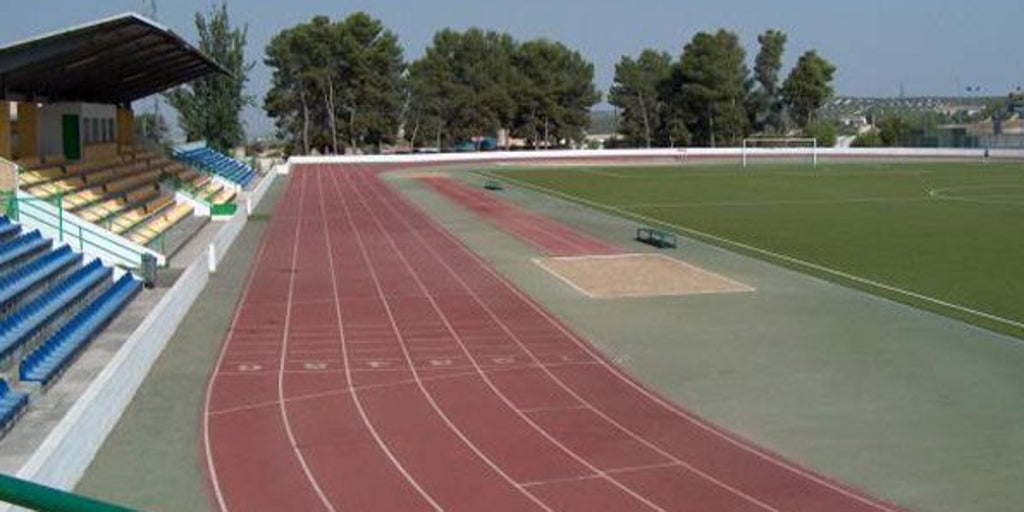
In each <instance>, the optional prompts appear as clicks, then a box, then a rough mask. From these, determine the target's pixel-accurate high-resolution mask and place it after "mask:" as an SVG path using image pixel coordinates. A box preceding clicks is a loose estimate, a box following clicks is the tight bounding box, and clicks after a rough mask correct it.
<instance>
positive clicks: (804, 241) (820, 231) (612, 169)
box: [493, 162, 1024, 337]
mask: <svg viewBox="0 0 1024 512" xmlns="http://www.w3.org/2000/svg"><path fill="white" fill-rule="evenodd" d="M493 174H494V175H496V176H499V177H501V178H504V179H507V180H510V181H514V182H518V183H520V184H523V185H528V186H531V187H534V188H538V189H540V190H543V191H546V192H549V193H552V194H557V195H561V196H563V197H567V198H570V199H573V200H576V201H579V202H585V203H587V204H591V205H593V206H598V207H600V208H603V209H606V210H609V211H612V212H613V213H617V214H621V215H626V216H631V217H634V218H637V219H638V220H640V221H641V222H645V223H652V221H654V222H661V223H664V224H665V225H667V226H670V227H672V228H674V229H675V230H676V231H681V232H682V233H683V234H686V235H689V236H695V237H697V238H703V239H705V240H707V241H709V242H711V243H716V244H719V245H723V246H726V247H729V248H730V249H735V250H740V251H741V252H747V253H750V254H754V255H756V256H759V257H764V258H766V259H770V260H773V261H775V262H777V263H781V264H784V265H787V266H791V267H794V268H798V269H800V270H803V271H807V272H809V273H813V274H817V275H820V276H822V277H825V278H828V279H831V280H834V281H839V282H842V283H844V284H847V285H851V286H856V287H860V288H865V289H869V290H871V291H872V292H875V293H878V294H880V295H884V296H887V297H890V298H894V299H897V300H901V301H903V302H907V303H910V304H913V305H916V306H920V307H925V308H928V309H932V310H935V311H938V312H941V313H943V314H947V315H950V316H954V317H957V318H961V319H964V320H968V321H970V322H972V323H975V324H978V325H981V326H984V327H987V328H991V329H995V330H998V331H1000V332H1004V333H1007V334H1011V335H1014V336H1017V337H1024V300H1021V297H1024V265H1022V263H1024V236H1022V235H1024V165H1022V164H1021V163H1018V162H1014V163H1007V162H1002V163H995V162H993V163H989V164H982V163H976V162H959V163H950V162H944V163H937V162H927V163H926V162H914V163H845V164H822V165H819V166H818V167H816V168H814V167H810V166H809V165H807V164H766V163H765V164H756V165H754V166H751V167H749V168H748V169H742V168H740V167H739V166H732V165H722V164H718V165H686V166H660V167H622V166H608V167H600V166H592V167H576V168H566V167H562V168H524V169H511V168H504V169H499V170H497V171H495V172H494V173H493ZM843 274H845V275H843ZM864 280H870V281H872V282H874V283H868V282H864ZM887 287H892V288H895V289H896V290H894V289H890V288H887ZM900 290H906V291H908V292H912V293H914V294H919V295H921V296H924V297H925V298H922V297H914V296H912V295H909V294H906V293H903V292H902V291H900ZM928 298H931V299H935V300H937V301H943V302H947V303H950V304H952V305H956V306H961V307H962V308H967V309H971V310H975V311H977V312H979V313H981V314H977V313H972V312H969V311H965V310H963V309H960V308H958V307H950V306H946V305H942V304H939V303H937V302H935V301H932V300H929V299H928ZM987 315H991V316H993V317H998V318H991V317H989V316H987Z"/></svg>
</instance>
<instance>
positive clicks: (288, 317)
mask: <svg viewBox="0 0 1024 512" xmlns="http://www.w3.org/2000/svg"><path fill="white" fill-rule="evenodd" d="M298 176H301V177H302V178H301V179H302V189H301V192H300V194H299V205H298V210H299V213H300V214H301V213H302V209H303V207H304V206H305V201H306V182H307V181H309V179H308V173H297V174H296V177H298ZM303 219H304V217H303V216H301V215H300V217H299V221H298V222H296V226H295V242H294V245H293V246H292V261H291V268H292V272H291V273H290V274H289V276H288V295H287V297H286V299H285V310H284V337H283V340H282V345H281V361H280V364H279V366H278V371H277V397H278V400H279V401H280V403H279V404H278V411H279V412H280V414H281V420H282V421H284V430H285V433H286V434H287V435H288V442H289V443H290V444H291V449H292V453H293V454H294V455H295V458H296V459H298V461H299V465H300V466H302V471H303V472H304V473H305V474H306V479H307V480H308V481H309V484H310V485H311V486H312V487H313V490H314V491H315V492H316V495H317V497H319V498H320V502H321V503H322V504H323V506H324V508H326V509H327V510H329V511H331V512H335V511H336V509H335V508H334V504H333V503H331V500H330V499H329V498H328V497H327V494H325V493H324V490H323V489H322V488H321V487H320V482H318V481H317V479H316V476H314V475H313V471H312V470H311V469H310V468H309V464H307V463H306V457H305V456H303V455H302V450H300V449H299V442H298V440H297V439H296V438H295V433H294V432H293V431H292V425H291V420H290V419H289V418H288V408H287V407H286V404H285V401H284V374H285V361H286V360H287V358H288V337H289V336H290V334H291V332H290V331H291V323H292V298H293V297H294V296H295V275H296V274H298V268H297V264H298V257H299V245H300V244H299V240H300V239H301V237H302V230H303V226H302V220H303Z"/></svg>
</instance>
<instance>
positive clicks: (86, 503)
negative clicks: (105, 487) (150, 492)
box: [0, 474, 133, 512]
mask: <svg viewBox="0 0 1024 512" xmlns="http://www.w3.org/2000/svg"><path fill="white" fill-rule="evenodd" d="M0 501H3V502H5V503H10V504H12V505H17V506H19V507H24V508H27V509H31V510H41V511H44V510H45V511H48V512H130V511H132V510H133V509H130V508H125V507H122V506H120V505H114V504H111V503H106V502H103V501H99V500H95V499H92V498H86V497H85V496H79V495H77V494H74V493H70V492H66V491H61V490H59V489H54V488H52V487H47V486H45V485H39V484H37V483H33V482H29V481H28V480H21V479H19V478H15V477H12V476H9V475H4V474H0Z"/></svg>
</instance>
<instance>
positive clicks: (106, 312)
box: [18, 274, 142, 386]
mask: <svg viewBox="0 0 1024 512" xmlns="http://www.w3.org/2000/svg"><path fill="white" fill-rule="evenodd" d="M140 289H142V284H141V283H140V282H139V281H136V280H135V279H134V278H132V276H131V275H130V274H125V275H124V276H122V277H121V279H118V280H117V282H116V283H114V285H113V286H111V287H110V288H108V289H107V290H106V291H104V292H103V294H101V295H100V296H99V297H97V298H96V300H94V301H92V302H90V303H89V305H88V306H86V307H85V308H84V309H82V310H81V311H80V312H79V313H78V314H77V315H75V316H74V317H73V318H72V319H71V321H69V322H68V323H67V324H65V325H64V326H63V327H61V328H60V329H59V330H57V332H56V333H54V334H53V336H51V337H50V338H49V339H47V340H46V341H45V342H43V344H42V345H40V346H39V347H38V348H36V349H35V350H34V351H32V353H31V354H29V355H28V356H27V357H25V359H22V361H21V366H20V367H19V370H18V374H19V376H20V378H21V380H22V381H25V382H38V383H40V384H42V385H44V386H46V385H48V384H49V383H50V382H51V381H52V380H53V379H54V378H55V377H57V376H58V375H60V374H61V373H62V372H63V371H64V369H65V368H67V366H68V364H69V363H70V362H71V361H73V360H74V358H75V356H76V355H78V353H79V352H80V351H81V350H82V349H83V348H85V347H86V346H87V344H88V343H89V341H91V340H92V339H93V338H94V337H95V336H96V335H97V334H98V333H99V332H100V330H102V328H103V327H104V326H105V325H106V324H107V322H109V321H110V320H111V319H112V318H113V317H114V315H115V314H116V313H117V312H118V311H120V310H121V308H123V307H124V305H125V304H127V303H128V301H129V300H131V298H132V297H133V296H134V295H135V294H136V293H137V292H138V291H139V290H140Z"/></svg>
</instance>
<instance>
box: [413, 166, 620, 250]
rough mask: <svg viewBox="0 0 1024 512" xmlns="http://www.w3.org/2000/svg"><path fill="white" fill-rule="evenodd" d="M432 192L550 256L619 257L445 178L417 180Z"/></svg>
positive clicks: (546, 220) (569, 231) (587, 239)
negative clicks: (602, 255)
mask: <svg viewBox="0 0 1024 512" xmlns="http://www.w3.org/2000/svg"><path fill="white" fill-rule="evenodd" d="M419 179H420V181H422V182H423V183H427V184H429V185H430V186H431V187H433V188H434V190H437V191H438V192H440V193H441V194H443V195H445V196H446V197H448V198H449V199H451V200H453V201H455V202H456V203H459V204H461V205H462V206H464V207H466V208H468V209H469V210H470V211H472V212H474V213H476V214H477V215H479V216H481V217H483V218H485V219H487V220H488V221H490V222H491V223H493V224H494V225H496V226H498V227H499V228H501V229H503V230H505V231H507V232H509V233H511V234H513V235H516V236H518V237H519V238H521V239H522V240H524V241H526V242H527V243H529V244H530V245H533V246H534V247H536V248H537V249H540V250H541V251H542V252H544V253H545V254H548V255H549V256H582V255H595V254H621V253H622V252H623V251H622V250H621V249H619V248H618V247H616V246H614V245H612V244H609V243H607V242H605V241H603V240H598V239H596V238H594V237H591V236H588V235H586V234H583V233H581V232H579V231H576V230H575V229H572V228H570V227H568V226H566V225H564V224H562V223H559V222H555V221H553V220H551V219H549V218H547V217H543V216H540V215H537V214H535V213H533V212H529V211H527V210H525V209H523V208H521V207H520V206H519V205H516V204H513V203H510V202H508V201H502V200H500V199H497V198H495V197H494V196H493V195H492V194H488V193H486V192H484V191H482V190H479V189H475V188H471V187H469V186H468V185H466V184H464V183H462V182H459V181H456V180H452V179H448V178H446V177H424V178H419Z"/></svg>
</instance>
